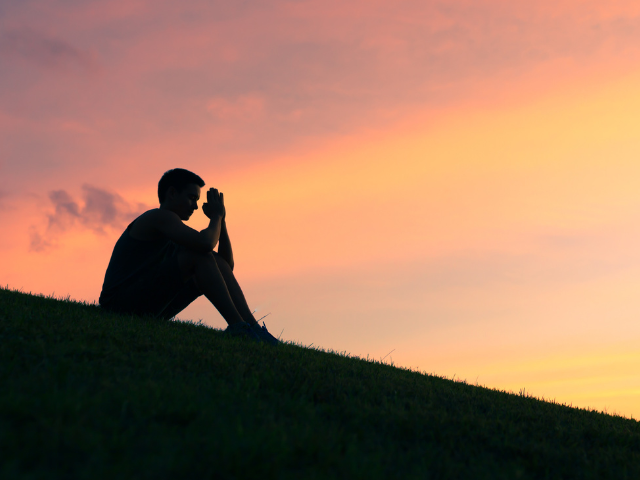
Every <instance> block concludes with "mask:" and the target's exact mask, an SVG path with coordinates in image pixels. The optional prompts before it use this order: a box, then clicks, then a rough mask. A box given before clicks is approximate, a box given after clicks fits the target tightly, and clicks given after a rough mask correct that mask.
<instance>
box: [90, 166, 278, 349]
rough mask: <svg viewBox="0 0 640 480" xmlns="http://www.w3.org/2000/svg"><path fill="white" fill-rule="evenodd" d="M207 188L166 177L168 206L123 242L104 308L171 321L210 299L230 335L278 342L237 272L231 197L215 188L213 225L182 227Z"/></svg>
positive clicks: (186, 175)
mask: <svg viewBox="0 0 640 480" xmlns="http://www.w3.org/2000/svg"><path fill="white" fill-rule="evenodd" d="M203 186H204V181H203V180H202V179H201V178H200V177H199V176H198V175H196V174H195V173H192V172H190V171H188V170H184V169H181V168H175V169H173V170H169V171H168V172H166V173H165V174H164V175H163V176H162V178H161V179H160V182H159V183H158V199H159V200H160V208H155V209H152V210H149V211H147V212H145V213H143V214H142V215H140V216H139V217H138V218H136V219H135V220H134V221H133V222H131V224H129V226H128V227H127V229H126V230H125V231H124V233H123V234H122V235H121V236H120V238H119V239H118V241H117V242H116V245H115V247H114V249H113V253H112V254H111V260H110V261H109V266H108V267H107V272H106V274H105V277H104V283H103V285H102V292H101V294H100V300H99V302H100V306H101V307H103V308H105V309H106V310H111V311H114V312H120V313H134V314H138V315H144V314H148V315H153V316H154V317H156V318H160V319H165V320H168V319H170V318H172V317H174V316H175V315H176V314H177V313H178V312H180V311H182V310H183V309H184V308H186V307H187V305H189V304H190V303H191V302H192V301H194V300H195V299H196V298H198V297H199V296H200V295H203V294H204V296H205V297H207V299H208V300H209V301H210V302H211V303H212V304H213V305H214V306H215V307H216V308H217V309H218V311H219V312H220V314H221V315H222V317H223V318H224V319H225V320H226V322H227V323H228V327H227V329H226V332H227V333H229V334H231V335H239V336H245V337H249V338H253V339H254V340H261V341H263V342H266V343H270V344H274V345H275V344H277V343H278V340H277V339H276V338H275V337H273V336H272V335H271V334H269V332H268V331H267V329H266V327H264V326H263V327H260V325H258V323H257V322H256V320H255V318H254V316H253V314H252V313H251V310H250V308H249V306H248V305H247V301H246V300H245V298H244V294H243V293H242V290H241V288H240V285H238V282H237V280H236V278H235V276H234V275H233V266H234V262H233V251H232V249H231V241H230V240H229V233H228V232H227V224H226V221H225V220H226V210H225V207H224V196H223V194H222V193H219V192H218V190H216V189H215V188H210V189H209V190H208V191H207V202H206V203H204V204H203V205H202V211H203V213H204V214H205V215H206V216H207V217H208V218H209V226H208V227H207V228H205V229H204V230H202V231H200V232H198V231H197V230H194V229H192V228H190V227H188V226H186V225H185V224H184V223H182V222H183V221H184V220H188V219H189V217H191V215H192V214H193V212H194V211H195V210H197V209H198V200H199V199H200V188H201V187H203ZM218 243H219V246H218V252H214V251H213V249H214V247H215V246H216V244H218Z"/></svg>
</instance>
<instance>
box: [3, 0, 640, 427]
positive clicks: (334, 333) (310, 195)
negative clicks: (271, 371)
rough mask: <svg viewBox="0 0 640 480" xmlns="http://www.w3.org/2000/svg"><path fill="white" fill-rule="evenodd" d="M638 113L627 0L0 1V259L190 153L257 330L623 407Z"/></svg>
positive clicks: (70, 236)
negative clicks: (222, 223) (258, 319)
mask: <svg viewBox="0 0 640 480" xmlns="http://www.w3.org/2000/svg"><path fill="white" fill-rule="evenodd" d="M639 117H640V2H637V1H630V0H624V1H622V0H611V1H608V2H600V1H591V0H584V1H575V0H571V1H570V0H554V1H550V0H540V1H537V2H512V1H506V0H491V1H488V0H475V1H470V0H447V1H438V2H436V1H425V0H422V1H404V0H396V1H393V2H391V1H384V2H383V1H376V0H367V1H351V2H344V1H341V2H338V1H333V0H322V1H320V0H317V1H316V0H310V1H303V0H300V1H293V0H290V1H284V0H272V1H254V2H228V1H224V2H223V1H212V0H206V1H205V0H185V1H183V2H174V1H165V0H154V1H150V0H149V1H143V0H110V1H88V0H82V1H80V0H66V1H62V0H61V1H44V0H20V1H17V0H0V179H1V181H0V224H1V225H2V235H0V284H2V285H4V286H7V285H8V286H9V287H10V288H14V289H21V290H23V291H27V292H29V291H30V292H34V293H43V294H47V295H49V294H55V295H56V296H64V297H66V296H71V297H72V298H75V299H78V300H85V301H89V302H93V301H96V300H97V298H98V296H99V294H100V288H101V286H102V281H103V278H104V271H105V269H106V266H107V263H108V261H109V257H110V255H111V250H112V248H113V245H114V243H115V241H116V240H117V238H118V237H119V235H120V234H121V233H122V230H123V229H124V227H126V225H127V224H128V222H130V221H131V220H132V219H133V218H135V216H136V215H137V214H139V213H141V212H143V211H145V210H146V209H149V208H155V207H156V206H157V203H158V201H157V196H156V190H157V182H158V180H159V179H160V176H161V175H162V173H163V172H165V171H166V170H168V169H170V168H174V167H182V168H187V169H189V170H192V171H194V172H196V173H198V174H199V175H200V176H201V177H203V179H204V180H205V182H206V183H207V185H206V187H207V188H208V187H216V188H218V189H220V190H221V191H222V192H224V194H225V204H226V207H227V224H228V226H229V233H230V236H231V240H232V243H233V247H234V254H235V261H236V269H235V272H236V275H237V277H238V279H239V281H240V283H241V285H242V286H243V288H244V291H245V294H246V297H247V299H248V300H249V305H250V307H252V308H253V309H256V310H257V312H256V315H258V316H262V315H266V314H269V316H268V317H267V318H266V319H265V320H266V321H267V326H268V327H269V330H270V331H271V332H272V333H275V334H276V335H279V334H280V332H281V331H283V333H282V337H283V338H284V339H286V340H292V341H295V342H298V343H301V344H305V345H310V344H313V345H314V346H318V347H321V348H324V349H331V350H335V351H341V352H348V353H351V354H352V355H358V356H361V357H367V356H368V357H369V358H375V359H380V358H383V357H385V356H386V358H385V361H393V363H394V364H395V365H398V366H402V367H410V368H414V369H418V370H420V371H425V372H428V373H435V374H437V375H441V376H447V377H449V378H452V377H454V376H455V378H456V379H460V380H466V381H467V382H469V383H472V384H476V383H477V384H480V385H485V386H487V387H491V388H498V389H502V390H508V391H515V392H518V391H519V390H521V389H523V388H524V389H526V391H527V392H528V393H530V394H532V395H535V396H537V397H544V398H545V399H555V400H556V401H558V402H562V403H567V404H572V405H574V406H579V407H589V408H595V409H598V410H606V411H607V412H609V413H614V412H615V413H618V414H621V415H625V416H627V417H629V416H633V417H634V418H636V419H637V418H638V417H640V373H638V372H640V348H639V347H638V345H639V344H640V343H639V342H640V122H639ZM188 224H189V225H191V226H193V227H194V228H204V227H205V226H206V218H205V217H204V215H203V214H202V212H201V211H199V212H197V213H196V215H194V217H193V220H191V221H190V222H189V223H188ZM179 318H181V319H192V320H195V321H198V320H200V319H201V320H202V321H203V322H204V323H206V324H209V325H211V326H214V327H216V328H224V326H225V323H224V320H223V319H222V318H221V317H220V316H219V314H218V313H217V312H216V311H215V309H214V308H213V307H212V306H211V305H210V304H208V303H207V301H206V300H204V299H199V300H198V301H196V302H195V303H194V304H193V305H191V306H190V307H189V308H188V309H187V310H185V311H184V312H183V313H182V314H180V315H179ZM390 352H391V353H390Z"/></svg>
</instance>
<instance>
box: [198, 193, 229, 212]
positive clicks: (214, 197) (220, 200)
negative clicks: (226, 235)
mask: <svg viewBox="0 0 640 480" xmlns="http://www.w3.org/2000/svg"><path fill="white" fill-rule="evenodd" d="M202 211H203V212H204V214H205V215H206V216H207V217H209V218H211V217H216V216H219V217H222V218H224V217H225V216H226V214H227V212H226V210H225V208H224V194H223V193H219V192H218V190H216V189H215V188H210V189H209V190H208V191H207V202H206V203H203V204H202Z"/></svg>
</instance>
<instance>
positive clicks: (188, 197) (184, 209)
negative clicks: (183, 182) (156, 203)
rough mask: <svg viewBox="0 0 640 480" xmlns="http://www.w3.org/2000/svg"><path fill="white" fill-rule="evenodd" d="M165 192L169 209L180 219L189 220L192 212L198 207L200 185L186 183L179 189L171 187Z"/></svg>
mask: <svg viewBox="0 0 640 480" xmlns="http://www.w3.org/2000/svg"><path fill="white" fill-rule="evenodd" d="M167 193H168V200H169V209H170V210H171V211H173V212H175V213H176V214H177V215H178V216H179V217H180V219H181V220H189V217H191V215H193V212H194V211H195V210H197V209H198V200H200V187H199V186H198V185H196V184H195V183H191V184H189V185H187V186H186V187H185V188H184V189H182V190H181V191H178V190H176V189H174V188H173V187H171V188H170V189H169V192H167Z"/></svg>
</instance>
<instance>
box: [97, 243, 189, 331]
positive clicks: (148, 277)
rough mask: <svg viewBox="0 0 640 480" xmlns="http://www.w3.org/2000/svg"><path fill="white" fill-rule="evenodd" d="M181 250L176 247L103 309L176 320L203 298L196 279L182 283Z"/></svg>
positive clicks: (131, 281) (121, 289)
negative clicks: (179, 259)
mask: <svg viewBox="0 0 640 480" xmlns="http://www.w3.org/2000/svg"><path fill="white" fill-rule="evenodd" d="M180 250H181V247H179V246H178V245H175V248H174V249H173V250H172V251H171V252H170V253H169V254H168V255H165V256H164V257H163V258H162V259H161V260H160V261H158V262H157V263H155V264H153V265H151V266H149V267H148V268H145V269H144V270H142V271H141V272H139V273H137V274H136V275H135V276H134V277H133V278H131V279H129V280H128V281H127V282H126V284H125V285H121V286H120V287H118V288H117V289H116V291H115V292H110V293H111V295H109V299H108V301H106V302H101V304H100V305H101V306H102V307H103V308H104V309H105V310H110V311H112V312H116V313H132V314H135V315H151V316H153V317H156V318H158V319H162V320H169V319H171V318H173V317H175V316H176V315H177V314H178V313H180V312H181V311H182V310H184V309H185V308H187V306H188V305H189V304H190V303H191V302H193V301H194V300H195V299H196V298H198V297H199V296H200V295H202V293H201V292H200V290H199V289H198V287H197V285H196V282H195V278H194V277H191V278H190V279H189V280H187V281H186V282H185V281H184V280H183V279H182V272H181V271H180V267H179V265H178V253H179V252H180Z"/></svg>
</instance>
